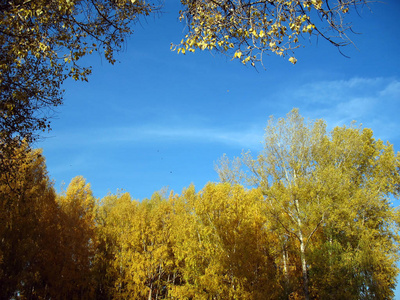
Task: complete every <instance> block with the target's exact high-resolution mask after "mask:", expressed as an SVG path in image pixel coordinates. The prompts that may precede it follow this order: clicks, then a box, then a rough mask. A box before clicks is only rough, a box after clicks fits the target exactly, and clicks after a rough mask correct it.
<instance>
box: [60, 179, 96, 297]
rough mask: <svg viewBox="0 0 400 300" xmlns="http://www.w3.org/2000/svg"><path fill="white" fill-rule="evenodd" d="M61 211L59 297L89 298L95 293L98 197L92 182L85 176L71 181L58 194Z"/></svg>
mask: <svg viewBox="0 0 400 300" xmlns="http://www.w3.org/2000/svg"><path fill="white" fill-rule="evenodd" d="M57 202H58V204H59V206H60V210H61V212H62V216H61V221H60V225H61V226H62V231H61V244H60V248H59V249H58V251H59V253H60V256H61V257H62V258H63V259H62V261H60V262H59V268H60V273H59V277H60V278H61V280H60V285H59V286H58V298H59V299H75V298H77V299H89V298H92V297H93V294H94V287H93V285H94V281H93V276H92V265H93V258H94V255H95V248H96V244H97V240H96V236H95V210H94V209H95V199H94V197H93V194H92V190H91V188H90V184H88V183H86V180H85V179H84V178H83V177H82V176H77V177H75V178H73V179H72V180H71V183H70V184H69V185H68V188H67V190H66V191H65V193H63V194H61V195H58V197H57Z"/></svg>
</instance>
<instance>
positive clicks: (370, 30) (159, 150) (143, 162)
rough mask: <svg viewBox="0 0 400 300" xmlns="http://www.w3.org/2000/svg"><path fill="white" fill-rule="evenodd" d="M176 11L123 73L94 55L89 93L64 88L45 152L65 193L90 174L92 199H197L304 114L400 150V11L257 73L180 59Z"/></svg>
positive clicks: (168, 6)
mask: <svg viewBox="0 0 400 300" xmlns="http://www.w3.org/2000/svg"><path fill="white" fill-rule="evenodd" d="M180 9H181V7H180V4H179V1H165V6H164V8H163V10H162V11H163V13H162V14H160V15H157V16H154V17H148V18H147V19H145V20H144V19H142V20H141V22H140V24H137V25H136V27H135V32H134V34H133V36H131V37H130V38H129V39H128V40H127V42H126V44H125V45H124V49H123V51H122V52H120V53H119V54H117V56H116V58H117V59H118V61H119V62H118V63H116V64H115V65H109V64H108V63H107V62H106V61H105V60H104V58H103V59H102V58H101V57H100V56H99V55H93V56H92V57H90V58H88V59H86V60H85V63H86V64H88V65H92V66H93V74H92V75H91V76H90V77H89V82H88V83H86V82H75V81H73V80H69V81H67V82H66V83H65V84H64V89H65V94H64V105H62V106H60V107H58V108H57V109H56V115H55V118H54V119H53V121H52V131H51V132H50V133H49V134H47V135H46V136H45V138H43V139H41V140H40V141H39V142H37V143H36V145H35V146H36V147H38V148H42V149H43V153H44V156H45V157H46V161H47V169H48V172H49V176H50V178H51V179H52V180H53V181H54V186H55V188H56V189H57V191H61V190H62V189H63V188H64V189H65V188H66V186H67V185H68V183H69V182H70V181H71V179H72V178H73V177H75V176H78V175H82V176H83V177H84V178H86V180H87V182H89V183H90V184H91V187H92V190H93V194H94V196H95V197H97V198H102V197H104V196H106V195H107V194H108V193H117V191H119V190H124V191H127V192H129V193H130V194H131V196H132V197H133V198H134V199H137V200H142V199H144V198H150V197H151V195H152V194H153V193H154V192H156V191H159V190H161V189H163V188H168V189H169V190H173V191H174V192H176V193H178V194H179V193H181V191H182V189H183V188H185V187H188V186H189V185H190V184H194V185H195V187H196V189H197V190H200V189H202V188H203V187H204V185H205V184H206V183H207V182H209V181H218V175H217V173H216V172H215V170H214V164H215V163H216V162H217V161H218V160H219V159H220V158H221V156H222V155H223V154H226V155H227V156H228V157H234V156H239V155H240V154H241V153H242V151H243V150H244V151H247V150H250V151H251V152H253V153H257V151H259V150H261V149H262V141H263V136H264V128H265V127H266V124H267V121H268V119H269V116H271V115H274V116H275V117H277V118H279V117H285V115H286V114H287V113H288V112H289V111H290V110H292V108H299V111H300V114H301V115H302V116H304V117H305V118H310V119H324V120H325V121H326V122H327V125H328V128H329V129H332V128H333V127H335V126H341V125H349V124H350V123H351V122H352V121H353V120H355V121H357V122H358V123H361V124H362V125H363V127H366V128H371V129H372V130H373V132H374V136H375V137H376V138H379V139H382V140H384V141H385V142H386V141H389V142H390V143H391V144H393V146H394V149H395V150H396V151H400V130H399V128H400V119H399V109H400V71H399V70H400V59H399V54H400V21H399V20H400V19H399V16H400V1H398V0H384V1H383V3H382V2H381V3H374V4H371V5H370V9H369V8H367V7H365V8H363V9H360V10H359V14H354V13H353V14H352V15H351V17H350V19H349V21H350V22H351V23H352V24H353V29H354V31H355V32H356V34H351V35H350V37H351V39H352V40H353V42H354V44H355V45H356V47H354V46H352V45H350V46H347V47H346V48H343V49H342V51H343V52H344V54H346V56H349V57H350V58H346V57H345V56H343V55H341V54H340V53H339V51H338V50H337V49H336V48H335V47H333V46H332V45H330V44H328V43H327V42H326V41H324V40H322V39H319V40H316V39H312V40H311V41H309V40H308V39H305V40H304V43H303V44H304V46H305V47H304V48H300V49H298V51H297V52H296V58H297V59H298V62H297V64H296V65H292V64H291V63H290V62H288V57H287V58H284V59H283V58H281V57H278V56H276V55H274V54H272V55H270V56H266V57H265V58H264V65H265V68H266V69H265V70H264V69H262V68H258V69H257V70H255V69H254V68H252V67H251V66H244V65H242V64H241V63H240V62H238V61H231V60H230V59H229V58H227V57H226V56H224V55H220V54H215V53H214V54H213V53H210V52H207V51H206V52H199V51H198V50H197V51H196V53H188V54H186V55H182V54H179V55H178V54H177V53H176V52H172V51H171V50H170V45H171V43H179V41H180V40H181V39H182V37H183V32H184V24H182V23H180V22H179V20H178V12H179V10H180ZM396 294H397V295H398V298H399V299H400V292H399V291H397V292H396Z"/></svg>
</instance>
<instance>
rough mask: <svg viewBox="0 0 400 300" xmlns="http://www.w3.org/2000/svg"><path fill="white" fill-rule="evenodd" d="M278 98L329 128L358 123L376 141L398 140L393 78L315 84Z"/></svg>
mask: <svg viewBox="0 0 400 300" xmlns="http://www.w3.org/2000/svg"><path fill="white" fill-rule="evenodd" d="M281 97H288V99H292V100H295V101H291V102H292V103H299V105H298V107H300V113H301V114H303V115H306V116H308V117H310V118H312V119H320V118H322V119H325V120H326V121H327V123H328V126H329V128H332V127H335V126H341V125H348V124H350V122H352V121H357V122H358V123H362V124H363V126H364V127H369V128H372V129H373V130H374V133H375V135H376V136H377V137H378V138H381V139H384V140H386V139H389V140H391V139H398V138H400V130H399V128H400V120H399V118H398V113H399V111H400V81H399V80H398V79H396V78H361V77H356V78H351V79H348V80H335V81H314V82H312V83H309V84H305V85H303V86H301V87H297V88H294V89H293V90H291V91H289V92H286V93H285V94H284V95H281Z"/></svg>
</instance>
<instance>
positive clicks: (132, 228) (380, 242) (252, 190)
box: [0, 110, 400, 299]
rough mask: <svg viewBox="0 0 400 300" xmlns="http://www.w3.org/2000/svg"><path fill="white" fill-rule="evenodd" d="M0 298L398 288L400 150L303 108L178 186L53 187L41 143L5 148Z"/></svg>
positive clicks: (347, 295) (380, 294)
mask: <svg viewBox="0 0 400 300" xmlns="http://www.w3.org/2000/svg"><path fill="white" fill-rule="evenodd" d="M2 155H3V156H4V155H7V157H3V160H4V162H5V163H7V164H9V168H7V169H8V170H9V172H7V173H1V175H0V179H1V182H0V206H1V209H0V298H1V299H392V298H393V297H394V289H395V284H396V276H397V274H398V267H397V264H396V263H397V261H398V258H399V257H398V255H399V246H398V242H399V234H398V229H399V227H398V226H399V225H398V224H399V221H400V214H399V211H398V209H397V208H394V207H393V205H392V204H391V202H390V201H391V198H392V197H395V198H397V197H398V196H399V189H400V174H399V170H400V154H399V153H397V154H396V153H395V152H394V150H393V147H392V145H390V144H388V143H386V144H384V143H383V142H382V141H381V140H377V139H375V138H374V137H373V133H372V130H370V129H365V128H364V129H363V128H361V127H357V126H356V125H352V126H349V127H346V126H342V127H336V128H334V129H333V130H332V131H330V132H327V130H326V124H325V122H324V121H323V120H316V121H306V120H304V118H302V117H301V116H300V115H299V113H298V111H297V110H293V111H291V112H290V113H289V114H288V115H287V116H286V118H281V119H278V120H275V119H272V118H271V120H270V122H269V124H268V127H267V128H266V136H265V144H264V150H263V151H261V152H260V153H259V154H258V155H257V156H255V157H253V155H251V154H250V153H244V154H243V156H242V157H239V158H235V159H232V160H230V159H228V158H226V157H224V158H222V159H221V161H220V163H219V166H218V168H217V169H218V173H219V175H220V179H221V181H220V182H218V183H208V184H206V186H205V187H203V188H202V189H201V190H196V188H195V187H194V186H193V185H191V186H189V187H188V188H185V189H184V190H183V191H182V192H181V194H176V193H174V192H173V191H171V192H165V191H164V192H155V193H154V194H153V195H152V196H151V197H150V198H149V199H144V200H142V201H137V200H134V199H133V198H132V197H131V195H130V194H129V193H127V192H118V193H116V194H109V195H107V196H105V197H104V198H102V199H96V198H95V197H94V196H93V193H92V191H91V188H90V184H89V183H87V182H86V180H85V179H84V178H83V177H82V176H77V177H75V178H74V179H72V181H71V183H70V184H69V186H68V187H67V188H66V190H65V191H63V192H61V193H59V194H57V193H56V192H55V190H54V187H53V182H52V181H51V180H50V178H49V175H48V173H47V171H46V165H45V158H44V157H43V155H42V154H41V150H34V149H30V148H29V146H28V144H27V143H23V142H22V143H21V144H20V145H19V147H17V148H15V149H14V151H13V152H12V154H10V152H7V153H2Z"/></svg>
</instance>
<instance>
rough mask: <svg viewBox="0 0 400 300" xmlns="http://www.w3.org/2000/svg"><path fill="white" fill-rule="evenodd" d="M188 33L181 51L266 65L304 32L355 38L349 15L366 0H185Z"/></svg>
mask: <svg viewBox="0 0 400 300" xmlns="http://www.w3.org/2000/svg"><path fill="white" fill-rule="evenodd" d="M181 2H182V4H183V5H184V6H185V9H184V10H182V11H181V12H180V16H181V17H180V18H181V20H186V21H187V26H188V29H189V31H188V33H187V34H186V36H185V38H184V39H182V41H181V43H180V44H179V45H175V46H173V48H174V49H176V50H177V51H178V52H181V53H185V52H186V51H190V52H194V51H195V49H201V50H206V49H208V50H214V51H217V52H222V53H227V54H228V55H230V56H231V57H232V58H233V59H239V60H240V61H241V62H242V63H244V64H246V63H248V62H250V63H251V64H252V65H253V66H255V64H256V63H257V62H260V63H261V64H263V55H264V54H265V53H271V52H272V53H275V54H277V55H279V56H287V55H289V56H290V58H289V61H290V62H291V63H293V64H295V63H296V61H297V60H296V58H295V57H294V50H295V49H297V48H298V47H299V46H300V45H301V42H300V41H301V39H302V37H303V35H304V34H306V35H309V34H310V35H311V34H315V35H317V36H321V37H323V38H324V39H326V40H328V41H329V42H330V43H332V44H333V45H335V46H337V47H340V46H344V45H347V44H348V43H351V40H350V39H349V38H348V36H347V34H346V33H347V31H348V30H349V29H351V24H348V23H345V20H344V19H345V18H344V17H345V14H347V13H349V12H350V9H351V8H357V7H358V6H361V5H364V4H366V3H367V1H366V0H334V1H331V0H261V1H259V0H257V1H255V0H233V1H231V0H181Z"/></svg>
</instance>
